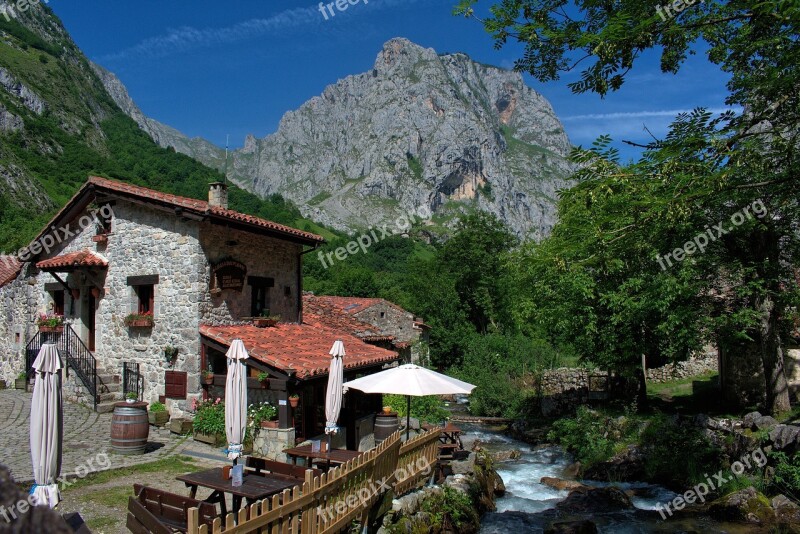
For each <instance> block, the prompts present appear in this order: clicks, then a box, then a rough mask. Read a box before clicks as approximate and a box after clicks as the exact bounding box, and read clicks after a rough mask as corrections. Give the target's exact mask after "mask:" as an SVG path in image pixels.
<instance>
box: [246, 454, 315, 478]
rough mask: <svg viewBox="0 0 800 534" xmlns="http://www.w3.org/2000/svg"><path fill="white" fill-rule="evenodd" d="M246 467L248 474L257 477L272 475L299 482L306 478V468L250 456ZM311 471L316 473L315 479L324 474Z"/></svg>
mask: <svg viewBox="0 0 800 534" xmlns="http://www.w3.org/2000/svg"><path fill="white" fill-rule="evenodd" d="M245 467H246V468H247V471H248V472H252V473H253V474H255V475H266V474H270V475H278V476H281V477H286V478H294V479H298V480H305V477H306V468H305V467H302V466H297V465H292V464H285V463H283V462H276V461H275V460H267V459H266V458H259V457H257V456H248V457H247V461H246V462H245ZM311 471H312V472H313V473H314V476H315V477H316V476H319V475H321V474H322V471H320V470H319V469H311Z"/></svg>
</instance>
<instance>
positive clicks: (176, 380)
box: [164, 371, 186, 399]
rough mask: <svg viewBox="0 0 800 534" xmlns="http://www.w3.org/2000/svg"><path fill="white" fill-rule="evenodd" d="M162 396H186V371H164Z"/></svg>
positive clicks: (170, 397) (179, 397) (175, 397)
mask: <svg viewBox="0 0 800 534" xmlns="http://www.w3.org/2000/svg"><path fill="white" fill-rule="evenodd" d="M164 396H165V397H167V398H168V399H185V398H186V373H185V372H182V371H164Z"/></svg>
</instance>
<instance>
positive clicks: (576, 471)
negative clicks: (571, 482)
mask: <svg viewBox="0 0 800 534" xmlns="http://www.w3.org/2000/svg"><path fill="white" fill-rule="evenodd" d="M581 467H583V466H582V465H581V463H580V462H574V463H571V464H569V465H568V466H567V467H565V468H564V471H563V474H564V478H570V479H572V478H578V475H580V474H581Z"/></svg>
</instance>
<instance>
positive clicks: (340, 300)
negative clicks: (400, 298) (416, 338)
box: [316, 296, 406, 314]
mask: <svg viewBox="0 0 800 534" xmlns="http://www.w3.org/2000/svg"><path fill="white" fill-rule="evenodd" d="M316 298H317V299H319V300H320V301H321V302H323V303H326V304H329V305H331V306H336V307H337V308H339V309H340V310H343V311H346V312H347V313H351V314H354V313H358V312H361V311H364V310H366V309H367V308H370V307H372V306H374V305H376V304H381V303H384V304H387V305H389V306H391V307H393V308H396V309H398V310H400V311H402V312H406V310H404V309H403V308H401V307H400V306H398V305H397V304H395V303H394V302H389V301H388V300H385V299H376V298H361V297H335V296H320V297H316Z"/></svg>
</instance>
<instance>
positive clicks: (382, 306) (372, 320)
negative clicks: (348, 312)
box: [353, 301, 430, 363]
mask: <svg viewBox="0 0 800 534" xmlns="http://www.w3.org/2000/svg"><path fill="white" fill-rule="evenodd" d="M353 316H354V317H356V318H357V319H359V320H360V321H364V322H365V323H368V324H371V325H373V326H375V328H377V329H378V331H379V332H380V333H381V334H382V335H384V336H394V338H395V341H400V342H407V343H411V347H410V351H409V354H408V356H406V357H410V359H411V361H412V362H414V363H418V362H420V361H421V360H423V361H424V359H426V358H427V356H428V351H427V342H428V341H429V337H430V336H429V334H428V329H427V328H417V327H415V326H414V314H413V313H410V312H407V311H406V310H404V309H402V308H400V307H399V306H397V305H395V304H393V303H391V302H387V301H379V302H377V303H375V304H373V305H372V306H370V307H369V308H367V309H365V310H362V311H360V312H358V313H354V314H353Z"/></svg>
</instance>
